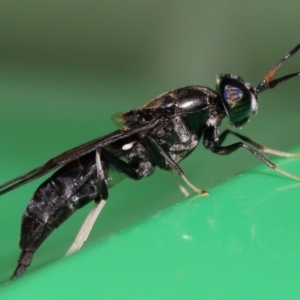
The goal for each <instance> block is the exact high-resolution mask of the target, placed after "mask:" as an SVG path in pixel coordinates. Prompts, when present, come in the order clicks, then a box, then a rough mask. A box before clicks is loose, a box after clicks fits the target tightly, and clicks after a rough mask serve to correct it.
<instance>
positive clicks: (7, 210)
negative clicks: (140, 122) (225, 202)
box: [0, 0, 300, 280]
mask: <svg viewBox="0 0 300 300" xmlns="http://www.w3.org/2000/svg"><path fill="white" fill-rule="evenodd" d="M299 9H300V2H299V1H298V0H297V1H276V2H274V1H257V0H254V1H251V2H245V1H184V2H179V1H178V2H174V1H143V2H140V1H126V2H117V1H84V2H83V1H51V2H50V1H48V2H44V1H26V2H21V1H2V2H1V4H0V97H1V110H0V137H1V147H0V181H1V182H4V181H7V180H8V179H10V178H12V177H15V176H17V175H20V174H21V173H24V172H26V171H28V170H30V169H32V168H34V167H36V166H38V165H40V164H42V163H44V162H45V161H46V160H48V159H49V158H51V157H53V156H55V155H57V154H59V153H61V152H63V151H65V150H67V149H69V148H72V147H74V146H77V145H79V144H81V143H83V142H86V141H88V140H91V139H93V138H96V137H98V136H101V135H104V134H106V133H108V132H110V131H112V130H114V128H115V127H114V124H113V123H112V122H111V120H110V116H111V115H113V114H114V113H116V112H122V111H126V110H129V109H132V108H137V107H140V106H142V105H144V104H145V103H146V102H148V101H149V100H150V99H152V98H154V97H155V96H157V95H159V94H161V93H162V92H165V91H168V90H170V89H173V88H178V87H181V86H185V85H191V84H201V85H206V86H210V87H214V86H215V78H216V75H217V74H220V73H226V72H228V73H233V74H238V75H240V76H242V77H243V78H244V79H245V80H246V81H249V82H251V83H252V84H253V85H254V86H256V85H257V84H258V83H259V82H260V81H261V80H262V78H263V76H264V75H265V74H266V73H267V71H268V70H269V69H270V68H271V67H272V66H273V65H274V64H275V63H277V62H278V60H279V59H281V58H282V56H283V55H284V54H285V53H286V52H287V51H289V50H290V49H292V48H293V47H294V46H295V45H296V44H297V43H299V42H300V36H299V23H300V21H299ZM282 69H283V70H282V71H281V72H280V74H281V75H284V74H288V73H292V72H296V71H299V69H300V58H299V55H296V57H293V58H292V59H291V61H289V62H287V63H286V65H284V67H283V68H282ZM280 74H279V75H280ZM299 93H300V88H299V79H294V80H292V81H290V82H287V83H285V84H283V85H281V86H280V87H278V88H276V89H275V90H272V91H271V90H270V91H267V92H265V93H263V94H262V95H260V99H261V101H260V102H259V105H260V107H259V113H258V116H255V117H253V118H252V119H251V123H250V124H247V125H246V126H245V128H244V129H243V131H242V132H243V134H245V135H248V136H250V137H252V138H253V139H255V140H257V141H260V142H262V143H264V144H266V145H268V146H270V147H273V148H280V149H288V148H290V147H292V146H294V145H296V144H297V143H298V140H299V138H298V136H299V130H298V128H299V127H298V126H299V119H298V115H299V108H300V101H299ZM228 126H229V125H228V122H227V120H224V124H223V127H222V128H225V127H228ZM256 163H258V162H257V160H256V159H255V158H253V157H252V156H251V155H249V154H248V153H243V151H242V150H241V151H240V153H236V154H233V155H231V156H227V157H218V156H216V155H213V154H211V153H209V152H208V151H207V150H205V149H203V147H202V146H200V147H199V149H197V151H195V153H193V155H192V156H191V157H189V158H188V159H187V160H186V161H185V162H183V163H182V164H181V166H182V168H183V169H184V170H185V171H186V174H187V176H188V178H189V179H190V180H191V181H192V182H193V183H195V184H196V185H198V186H199V187H201V188H204V189H209V187H210V186H212V185H213V184H215V183H218V182H220V181H222V180H223V179H226V178H228V177H230V176H231V175H233V174H235V173H237V172H242V171H243V170H245V169H247V168H248V167H249V166H252V165H254V164H256ZM39 182H41V181H39ZM37 186H38V182H33V183H31V184H28V185H27V186H25V187H23V188H20V189H18V190H16V191H14V192H12V193H9V194H7V195H5V196H3V197H1V199H0V200H1V201H0V211H1V218H0V228H2V229H1V230H0V236H1V240H2V242H1V254H0V260H1V262H0V265H1V270H2V273H1V274H0V276H1V279H2V280H4V279H5V278H7V277H8V276H9V275H10V274H11V272H12V269H13V268H14V265H15V262H16V260H17V257H18V251H19V250H18V246H17V244H18V235H19V226H20V219H21V215H22V213H23V211H24V209H25V207H26V205H27V203H28V201H29V199H30V197H31V195H32V193H33V192H34V190H35V189H36V187H37ZM180 199H182V196H181V194H180V193H179V192H178V189H177V188H176V185H175V184H174V183H173V181H172V180H171V179H170V178H169V176H168V174H164V173H163V172H160V171H158V172H157V174H155V176H153V177H151V178H149V179H145V180H143V181H141V182H133V181H130V180H126V181H124V182H122V183H121V184H120V185H118V186H117V187H116V188H114V189H113V190H112V192H111V197H110V201H109V203H108V204H107V207H106V210H105V211H104V212H103V214H102V215H101V218H100V220H98V222H97V225H96V228H95V230H94V231H93V233H92V237H91V241H93V240H95V239H99V238H100V237H103V236H105V235H108V234H110V233H111V232H114V231H116V230H118V229H120V228H123V227H125V226H127V225H129V224H132V223H134V222H136V221H138V220H140V219H143V218H145V217H146V216H149V215H151V214H153V213H154V212H156V211H158V210H161V209H163V208H164V207H167V206H170V205H171V204H173V203H175V202H176V201H179V200H180ZM86 211H87V209H86V210H83V211H82V212H80V213H78V214H77V216H74V218H72V220H70V222H68V223H67V224H66V225H65V226H63V227H62V228H60V229H59V232H61V233H60V234H59V233H58V232H56V234H55V235H53V237H51V238H50V239H49V240H48V241H47V242H46V243H45V244H44V245H43V247H42V248H41V249H40V251H39V252H38V253H39V254H37V255H36V258H35V260H34V262H33V264H32V267H31V270H34V268H35V266H39V265H41V264H42V263H43V262H49V261H51V260H53V259H54V258H58V257H61V256H62V255H63V253H64V252H65V251H66V250H67V248H68V245H69V244H70V242H71V241H72V240H73V238H74V236H75V234H76V231H77V230H78V228H79V226H80V223H81V222H82V220H83V218H84V216H85V214H86ZM54 245H56V246H55V249H54V248H53V247H54ZM57 245H59V246H57Z"/></svg>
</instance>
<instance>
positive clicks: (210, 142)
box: [204, 128, 300, 181]
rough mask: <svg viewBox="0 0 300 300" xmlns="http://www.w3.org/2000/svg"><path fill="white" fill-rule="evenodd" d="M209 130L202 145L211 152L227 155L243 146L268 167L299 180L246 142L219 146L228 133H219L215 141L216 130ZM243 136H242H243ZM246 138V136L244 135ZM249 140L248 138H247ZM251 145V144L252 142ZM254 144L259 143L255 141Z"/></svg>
mask: <svg viewBox="0 0 300 300" xmlns="http://www.w3.org/2000/svg"><path fill="white" fill-rule="evenodd" d="M210 129H212V131H211V130H209V129H208V130H207V131H206V134H205V136H204V145H205V146H206V147H208V148H210V150H211V151H212V152H213V153H216V154H219V155H227V154H230V153H232V152H234V151H236V150H238V149H240V148H244V149H246V150H248V151H249V152H251V153H252V154H253V155H254V156H255V157H257V158H258V159H259V160H260V161H262V162H263V163H265V164H266V165H267V166H268V167H269V168H271V169H273V170H275V171H277V172H279V173H281V174H283V175H285V176H287V177H290V178H292V179H294V180H296V181H300V177H298V176H296V175H294V174H292V173H289V172H287V171H285V170H283V169H281V168H279V167H277V166H276V165H275V164H274V163H273V162H272V161H271V160H270V159H268V158H267V157H266V156H264V155H263V154H261V153H260V152H259V151H257V150H255V149H254V148H252V147H250V146H248V145H247V144H244V143H242V142H238V143H234V144H231V145H228V146H221V143H222V142H224V140H225V137H226V135H227V134H229V133H230V132H228V133H225V134H223V136H222V135H220V140H219V141H215V137H216V134H215V133H216V131H215V129H214V128H210ZM243 137H244V136H243ZM245 138H246V137H245ZM249 140H250V139H249ZM250 141H251V142H253V143H255V142H254V141H252V140H250ZM252 145H253V144H252ZM256 145H259V144H257V143H256Z"/></svg>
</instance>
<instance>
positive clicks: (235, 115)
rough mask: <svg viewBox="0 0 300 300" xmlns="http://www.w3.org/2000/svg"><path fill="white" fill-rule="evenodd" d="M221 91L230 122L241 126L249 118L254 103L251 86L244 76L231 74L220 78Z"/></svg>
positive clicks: (235, 125)
mask: <svg viewBox="0 0 300 300" xmlns="http://www.w3.org/2000/svg"><path fill="white" fill-rule="evenodd" d="M218 83H219V86H218V88H219V92H220V96H221V98H222V104H223V107H224V109H225V111H226V114H227V117H228V118H229V120H230V123H231V124H232V125H233V126H234V127H241V126H242V125H243V124H244V123H246V122H247V121H248V119H249V116H250V113H251V105H252V93H251V87H248V84H246V83H245V82H244V81H243V79H242V78H240V77H237V76H233V75H230V74H227V75H223V76H222V77H221V78H220V81H219V82H218Z"/></svg>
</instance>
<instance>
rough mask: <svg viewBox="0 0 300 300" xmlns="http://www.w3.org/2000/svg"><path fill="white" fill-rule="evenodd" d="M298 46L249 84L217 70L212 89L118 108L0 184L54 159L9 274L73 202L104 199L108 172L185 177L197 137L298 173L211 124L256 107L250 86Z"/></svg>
mask: <svg viewBox="0 0 300 300" xmlns="http://www.w3.org/2000/svg"><path fill="white" fill-rule="evenodd" d="M299 48H300V44H298V45H297V46H296V47H295V48H293V49H292V50H291V51H290V52H289V53H288V54H287V55H286V56H285V57H284V58H283V59H282V60H280V62H279V63H278V64H276V65H275V66H274V67H273V68H272V69H271V70H270V71H269V72H268V73H267V75H266V76H265V77H264V79H263V81H262V82H261V83H260V84H259V85H258V87H257V88H254V87H253V86H251V85H250V84H249V83H246V82H245V81H244V80H243V79H242V78H241V77H239V76H234V75H230V74H223V75H221V76H219V77H218V79H217V91H214V90H213V89H210V88H208V87H204V86H200V85H192V86H186V87H183V88H179V89H175V90H172V91H169V92H167V93H164V94H162V95H160V96H158V97H156V98H154V99H153V100H152V101H150V102H148V103H147V104H146V105H144V106H143V107H142V108H140V109H134V110H130V111H129V112H127V113H124V114H121V115H119V116H118V118H117V121H118V122H119V123H120V129H118V130H116V131H115V132H113V133H111V134H109V135H106V136H103V137H101V138H98V139H96V140H93V141H91V142H88V143H86V144H83V145H81V146H79V147H76V148H74V149H71V150H69V151H66V152H64V153H62V154H61V155H59V156H57V157H55V158H53V159H51V160H50V161H48V162H47V163H46V164H44V165H42V166H40V167H38V168H36V169H34V170H32V171H30V172H28V173H26V174H24V175H21V176H19V177H17V178H15V179H12V180H10V181H8V182H6V183H4V184H2V185H1V186H0V195H2V194H5V193H7V192H9V191H11V190H13V189H15V188H17V187H19V186H21V185H23V184H25V183H28V182H29V181H32V180H34V179H36V178H38V177H40V176H42V175H44V174H46V173H48V172H50V171H52V170H53V169H56V168H58V167H60V169H59V170H58V171H56V172H55V173H54V174H53V175H52V176H51V177H50V178H49V179H47V180H46V181H45V182H44V183H42V184H41V186H40V187H39V188H38V189H37V191H36V192H35V193H34V195H33V197H32V199H31V200H30V202H29V205H28V207H27V209H26V211H25V213H24V215H23V219H22V227H21V240H20V247H21V250H22V252H21V255H20V258H19V263H18V266H17V268H16V270H15V272H14V274H13V276H12V278H15V277H18V276H20V275H21V274H22V273H23V272H24V271H25V270H26V268H27V267H28V266H29V264H30V262H31V260H32V257H33V254H34V253H35V251H36V250H37V249H38V247H39V246H40V245H41V244H42V242H43V241H44V240H45V239H46V238H47V237H48V235H49V234H50V233H51V232H52V231H53V230H54V229H55V228H57V227H58V226H60V225H61V224H62V223H63V222H65V221H66V220H67V219H68V218H69V217H70V216H71V215H72V214H73V213H74V212H75V211H76V210H77V209H79V208H81V207H83V206H84V205H86V204H88V203H89V202H91V201H95V202H97V203H99V202H101V201H102V200H106V199H107V198H108V189H109V188H110V187H111V186H112V185H114V184H116V183H118V181H119V180H121V179H122V176H117V175H116V174H118V175H123V177H124V176H127V177H130V178H132V179H135V180H139V179H141V178H143V177H146V176H149V175H151V174H152V173H153V172H154V170H155V167H159V168H161V169H164V170H174V171H175V172H176V173H178V174H179V175H180V176H182V177H183V178H184V179H185V180H186V178H185V177H184V172H183V171H182V169H181V168H180V167H179V165H178V163H179V162H180V161H181V160H182V159H184V158H185V157H187V156H188V155H189V154H190V153H191V152H192V151H193V150H194V149H195V148H196V146H197V145H198V143H199V141H200V139H201V138H202V139H203V145H204V146H205V148H207V149H209V150H211V151H212V152H214V153H216V154H220V155H226V154H230V153H231V152H234V151H236V150H237V149H239V148H244V149H246V150H248V151H250V152H251V153H252V154H253V155H255V156H256V157H257V158H258V159H260V160H261V161H262V162H264V163H265V164H266V165H268V166H269V167H270V168H272V169H274V170H276V171H278V172H281V173H283V174H284V175H286V176H289V177H291V178H293V179H296V180H299V178H298V177H296V176H294V175H292V174H290V173H288V172H286V171H284V170H282V169H280V168H278V167H277V166H276V165H275V164H274V163H272V162H271V161H270V160H269V159H268V158H267V157H265V156H264V155H263V154H261V152H268V153H272V154H277V155H283V156H288V154H286V153H283V152H279V151H276V150H272V149H269V148H266V147H264V146H262V145H260V144H258V143H256V142H254V141H253V140H251V139H249V138H247V137H245V136H243V135H240V134H238V133H235V132H233V131H230V130H226V131H224V132H223V133H221V134H219V130H218V127H219V125H220V124H221V122H222V120H223V118H224V117H226V116H227V117H228V119H229V121H230V123H231V125H232V126H233V127H241V126H242V125H244V124H245V123H246V122H247V121H248V119H249V116H250V114H251V113H256V111H257V108H258V98H257V95H258V93H260V92H262V91H264V90H266V89H269V88H273V87H275V86H276V85H277V84H279V83H281V82H283V81H285V80H287V79H290V78H292V77H295V76H298V75H300V72H298V73H294V74H290V75H286V76H284V77H281V78H279V79H276V80H272V78H273V76H274V75H275V73H276V71H277V70H278V69H279V67H280V66H281V64H282V63H283V62H284V61H285V60H286V59H288V58H289V57H290V56H292V55H293V54H294V53H295V52H296V51H298V50H299ZM228 134H233V135H235V136H236V137H237V138H239V139H241V140H243V141H244V142H247V144H245V143H243V142H237V143H234V144H230V145H227V146H223V143H224V141H225V138H226V136H227V135H228ZM253 147H254V148H256V149H258V150H255V149H254V148H253ZM289 156H293V155H289ZM116 171H117V172H116ZM186 182H187V181H186ZM198 191H199V192H200V193H202V194H205V193H206V192H205V191H203V190H198Z"/></svg>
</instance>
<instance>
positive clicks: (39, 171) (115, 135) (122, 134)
mask: <svg viewBox="0 0 300 300" xmlns="http://www.w3.org/2000/svg"><path fill="white" fill-rule="evenodd" d="M157 124H158V121H157V120H156V121H154V122H148V123H146V124H145V123H144V124H142V125H140V126H137V127H135V128H133V129H130V130H121V129H120V130H116V131H114V132H112V133H111V134H108V135H105V136H103V137H99V138H97V139H94V140H92V141H90V142H87V143H85V144H82V145H80V146H78V147H75V148H73V149H70V150H68V151H65V152H63V153H61V154H60V155H58V156H56V157H54V158H52V159H50V160H49V161H48V162H46V163H45V164H44V165H42V166H39V167H37V168H35V169H33V170H31V171H29V172H27V173H25V174H23V175H20V176H18V177H16V178H13V179H11V180H9V181H7V182H5V183H3V184H1V185H0V195H3V194H5V193H7V192H9V191H11V190H14V189H16V188H18V187H20V186H22V185H24V184H26V183H28V182H30V181H33V180H35V179H37V178H39V177H41V176H43V175H45V174H47V173H49V172H51V171H53V170H54V169H56V168H58V167H61V166H63V165H65V164H67V163H69V162H71V161H73V160H75V159H77V158H79V157H80V156H82V155H84V154H88V153H90V152H93V151H95V150H96V149H99V148H101V147H105V146H107V145H110V144H111V143H113V142H116V141H118V140H122V139H125V138H127V137H130V136H132V135H135V134H137V133H139V132H141V131H148V130H150V129H153V128H154V127H155V126H156V125H157Z"/></svg>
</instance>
